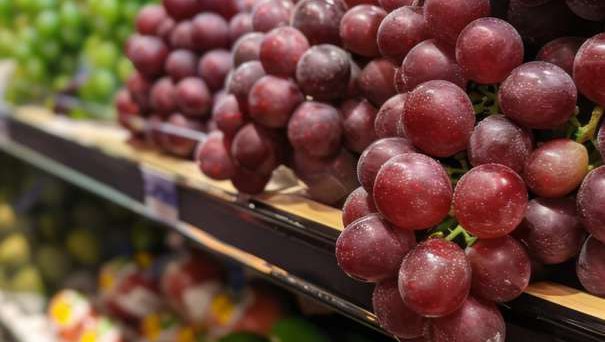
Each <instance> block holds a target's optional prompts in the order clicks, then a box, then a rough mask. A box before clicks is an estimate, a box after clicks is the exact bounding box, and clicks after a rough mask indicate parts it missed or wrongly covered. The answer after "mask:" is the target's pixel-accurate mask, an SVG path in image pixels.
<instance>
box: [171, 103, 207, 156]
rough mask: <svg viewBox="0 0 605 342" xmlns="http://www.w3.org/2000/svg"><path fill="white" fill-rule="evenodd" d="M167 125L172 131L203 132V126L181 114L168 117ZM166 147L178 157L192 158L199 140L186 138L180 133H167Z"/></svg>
mask: <svg viewBox="0 0 605 342" xmlns="http://www.w3.org/2000/svg"><path fill="white" fill-rule="evenodd" d="M167 123H168V124H169V125H170V126H171V127H172V129H175V130H179V129H185V130H194V131H201V128H202V126H201V124H200V123H199V122H197V121H193V120H191V119H188V118H186V117H185V116H183V115H182V114H180V113H173V114H171V115H170V116H169V117H168V120H167ZM164 136H165V140H164V147H165V149H166V150H167V151H168V152H169V153H171V154H174V155H176V156H179V157H184V158H190V157H191V156H192V155H193V151H194V150H195V147H196V146H197V144H198V143H199V140H196V139H192V138H189V137H185V136H184V135H182V134H180V133H179V132H174V133H173V132H169V133H165V135H164Z"/></svg>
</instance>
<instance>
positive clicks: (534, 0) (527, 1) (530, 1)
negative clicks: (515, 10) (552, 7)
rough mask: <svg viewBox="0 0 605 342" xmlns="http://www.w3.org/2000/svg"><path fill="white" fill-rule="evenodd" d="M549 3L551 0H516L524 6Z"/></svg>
mask: <svg viewBox="0 0 605 342" xmlns="http://www.w3.org/2000/svg"><path fill="white" fill-rule="evenodd" d="M551 1H553V0H517V2H519V3H520V4H523V5H525V6H540V5H544V4H545V3H547V2H551Z"/></svg>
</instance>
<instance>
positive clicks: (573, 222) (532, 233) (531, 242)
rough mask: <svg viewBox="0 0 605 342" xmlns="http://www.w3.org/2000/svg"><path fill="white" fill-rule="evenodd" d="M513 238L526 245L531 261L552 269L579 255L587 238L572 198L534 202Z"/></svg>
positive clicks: (529, 206)
mask: <svg viewBox="0 0 605 342" xmlns="http://www.w3.org/2000/svg"><path fill="white" fill-rule="evenodd" d="M515 236H516V237H518V238H519V239H520V240H521V241H523V243H525V245H527V250H528V251H529V254H530V255H531V256H532V258H534V259H536V260H537V261H539V262H540V263H542V264H546V265H552V264H560V263H562V262H565V261H567V260H569V259H571V258H573V257H575V256H576V255H578V252H579V250H580V246H581V245H582V242H583V241H584V238H585V237H586V234H585V232H584V229H583V227H582V224H581V223H580V217H579V216H578V214H577V212H576V201H575V200H574V199H573V198H535V199H533V200H531V201H529V205H528V206H527V213H526V214H525V219H524V220H523V222H522V223H521V225H520V226H519V228H517V230H516V231H515Z"/></svg>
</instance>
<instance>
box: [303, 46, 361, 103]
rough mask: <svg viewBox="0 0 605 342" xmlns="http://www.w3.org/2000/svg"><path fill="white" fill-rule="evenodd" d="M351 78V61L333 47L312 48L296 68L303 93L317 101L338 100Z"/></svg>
mask: <svg viewBox="0 0 605 342" xmlns="http://www.w3.org/2000/svg"><path fill="white" fill-rule="evenodd" d="M350 77H351V58H350V56H349V54H348V53H347V52H346V51H344V50H342V49H341V48H339V47H337V46H334V45H329V44H322V45H316V46H313V47H311V48H310V49H309V50H307V52H305V54H304V55H303V56H302V57H301V58H300V60H299V61H298V64H297V66H296V80H297V82H298V85H299V86H300V88H301V89H302V91H303V93H305V95H309V96H311V97H313V98H314V99H315V100H319V101H323V100H334V99H338V98H341V97H342V96H343V95H344V94H345V93H346V90H347V87H348V85H349V80H350Z"/></svg>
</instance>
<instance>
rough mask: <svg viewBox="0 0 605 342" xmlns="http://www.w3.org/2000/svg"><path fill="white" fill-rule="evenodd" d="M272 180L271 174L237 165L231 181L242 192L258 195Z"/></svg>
mask: <svg viewBox="0 0 605 342" xmlns="http://www.w3.org/2000/svg"><path fill="white" fill-rule="evenodd" d="M270 180H271V174H259V173H256V172H254V171H250V170H247V169H244V168H241V167H236V169H235V174H234V175H233V177H231V183H232V184H233V186H234V187H235V188H236V189H237V190H238V191H239V192H241V193H244V194H249V195H256V194H260V193H261V192H263V191H264V190H265V186H266V185H267V184H268V183H269V181H270Z"/></svg>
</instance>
